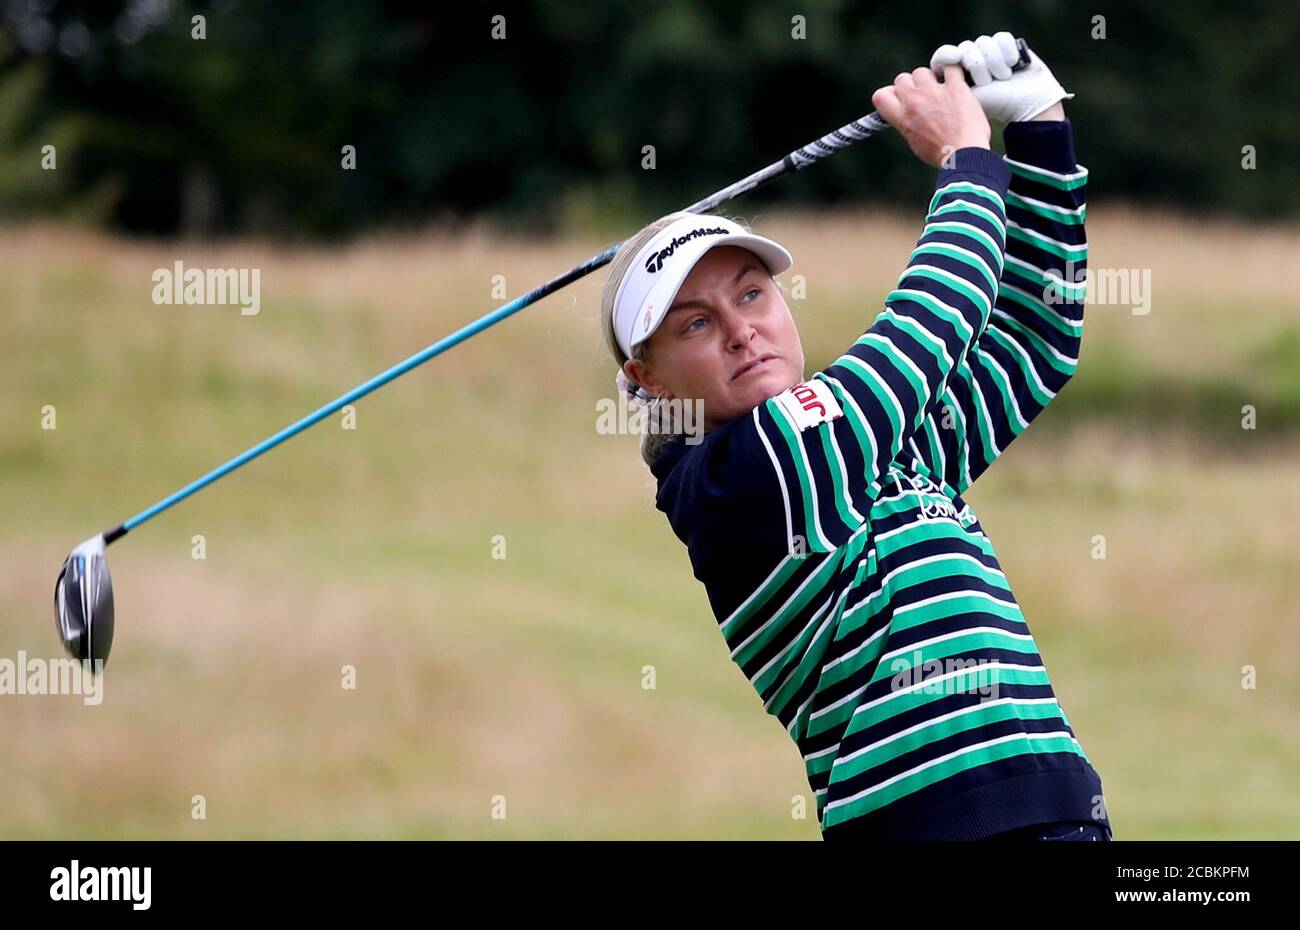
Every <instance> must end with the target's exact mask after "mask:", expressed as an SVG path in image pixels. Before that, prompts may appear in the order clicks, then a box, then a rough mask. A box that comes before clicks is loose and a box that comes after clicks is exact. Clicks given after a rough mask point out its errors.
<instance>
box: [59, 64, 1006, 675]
mask: <svg viewBox="0 0 1300 930" xmlns="http://www.w3.org/2000/svg"><path fill="white" fill-rule="evenodd" d="M1017 45H1018V47H1019V49H1020V60H1019V61H1018V62H1017V63H1016V64H1015V65H1014V66H1013V68H1012V70H1015V71H1020V70H1023V69H1024V68H1027V67H1028V66H1029V65H1030V63H1031V59H1030V56H1029V49H1028V47H1027V46H1026V45H1025V43H1024V41H1023V40H1017ZM969 82H970V78H969V75H968V76H967V83H969ZM888 125H889V124H888V123H886V122H885V121H884V119H882V118H881V116H880V114H879V113H878V112H875V111H873V112H871V113H868V114H867V115H866V116H864V117H862V118H861V119H857V120H854V121H853V122H851V123H848V124H846V125H844V126H841V127H840V128H839V129H836V130H835V131H834V132H831V133H828V134H826V135H824V136H822V137H821V138H820V139H817V140H815V141H813V142H810V143H809V144H808V145H805V146H803V147H802V148H798V149H795V150H794V151H793V152H791V153H790V154H788V155H786V156H785V157H784V158H782V159H780V160H779V161H775V162H772V164H770V165H768V166H767V167H766V168H763V169H761V170H759V171H755V172H754V173H753V174H751V175H749V176H748V177H746V178H743V179H741V180H739V181H737V182H735V183H734V184H731V185H729V186H727V187H724V188H722V190H719V191H717V192H716V193H714V194H712V195H710V196H708V197H705V198H704V199H703V200H698V201H696V202H695V203H693V204H691V205H690V206H689V207H686V208H685V210H686V212H689V213H704V212H707V211H709V210H712V209H714V208H715V207H718V206H720V205H721V204H723V203H726V202H727V201H729V200H732V199H734V198H736V197H739V196H740V195H741V194H745V193H748V192H749V191H752V190H756V189H757V188H759V187H762V186H764V185H766V184H769V183H771V182H772V181H774V180H776V179H777V178H779V177H782V176H783V175H786V174H790V173H792V172H794V171H799V170H801V169H803V168H806V167H807V166H809V165H811V164H814V163H816V162H818V161H820V160H821V159H823V158H825V157H826V156H828V155H830V154H832V153H834V152H836V151H839V150H840V149H843V148H847V147H848V146H850V145H853V144H854V143H856V142H861V141H862V140H863V139H866V138H868V137H869V136H872V135H874V134H875V133H877V132H880V131H881V130H882V129H886V128H887V127H888ZM622 244H623V243H622V242H616V243H614V244H613V245H611V246H610V247H609V248H607V249H605V250H604V251H603V252H600V253H599V254H597V255H594V256H592V257H591V258H589V259H587V260H586V261H585V262H583V263H582V264H580V265H577V266H576V267H574V268H571V269H570V270H568V271H566V272H564V274H562V275H559V276H558V277H555V278H552V279H551V280H549V281H547V282H546V283H545V284H543V285H541V286H540V287H537V288H534V289H533V290H531V291H529V292H528V293H526V294H524V295H523V296H521V297H516V298H515V299H514V300H512V301H509V302H508V303H505V304H502V305H501V306H500V307H498V308H496V309H495V310H493V311H491V312H490V313H487V314H485V315H484V316H481V317H479V318H478V319H477V320H475V321H474V322H472V323H469V324H467V325H465V326H463V327H461V328H460V329H458V330H456V331H455V332H454V333H452V334H451V335H449V336H446V337H444V338H443V339H440V340H438V341H437V342H435V343H433V344H432V345H430V346H428V347H426V348H424V349H422V350H420V351H419V352H417V353H415V354H414V355H412V356H410V357H409V358H407V359H405V360H404V361H402V362H399V363H398V364H396V365H394V366H393V367H391V368H389V369H388V370H387V371H383V372H381V373H379V374H377V375H375V376H374V377H373V378H371V379H370V380H369V381H366V382H365V383H363V384H360V385H358V386H357V387H355V388H353V389H352V390H350V391H348V392H347V393H346V394H343V395H340V396H339V397H337V398H335V399H334V400H332V401H330V402H329V403H328V404H326V405H325V406H323V407H321V408H320V409H318V410H316V411H314V412H313V413H310V414H308V415H307V416H305V417H303V418H302V419H300V420H298V421H297V422H296V423H292V424H290V425H289V426H286V427H285V428H284V429H282V430H280V431H279V432H278V433H276V434H275V435H274V436H271V437H270V438H268V439H264V440H263V441H262V442H260V443H258V444H257V445H255V446H253V447H252V448H251V449H248V450H247V451H245V452H243V453H241V454H240V455H237V456H235V457H234V458H233V459H231V460H230V461H228V462H226V463H225V464H224V465H220V466H218V467H217V468H214V469H213V470H212V471H210V472H208V473H207V474H206V475H203V476H202V477H200V478H197V479H195V480H194V481H193V482H191V483H190V484H187V485H186V486H185V487H183V488H181V489H180V490H179V491H176V492H175V493H173V494H171V495H169V496H168V497H165V498H163V499H162V500H160V501H158V503H156V504H154V505H153V506H151V507H149V508H148V509H146V510H143V511H141V512H140V513H138V514H136V515H135V516H133V517H131V518H130V519H129V520H127V521H125V522H124V523H121V524H119V525H118V526H115V527H113V528H112V529H110V530H106V531H105V532H103V533H101V534H99V535H97V536H92V537H91V538H90V539H87V540H86V541H85V542H83V543H81V545H79V546H77V547H76V548H75V549H73V550H72V552H71V553H70V554H69V555H68V557H67V559H65V560H64V563H63V568H62V569H61V570H60V572H59V577H58V580H57V581H56V582H55V585H54V610H55V620H56V626H57V628H58V631H59V639H60V640H61V641H62V642H63V646H64V648H65V649H67V651H68V652H69V653H70V654H71V655H72V656H73V657H74V658H76V659H80V660H82V661H83V662H91V663H92V664H93V663H94V662H96V661H97V660H98V661H105V662H106V661H107V660H108V654H109V651H110V650H111V649H112V646H113V584H112V579H111V578H110V577H109V573H108V560H107V556H106V554H105V549H106V548H107V547H108V546H109V545H111V544H112V543H114V542H116V541H117V540H119V539H121V538H122V537H123V536H125V535H126V534H127V533H129V532H130V531H131V530H133V529H135V528H136V527H137V526H139V525H140V524H142V523H144V522H146V521H147V520H151V519H153V518H154V517H156V516H157V515H158V514H160V513H162V512H163V511H164V510H167V509H168V508H170V507H172V506H173V505H174V504H178V503H180V502H181V501H183V500H184V499H185V498H187V497H189V496H190V495H191V494H193V493H195V492H196V491H199V490H201V489H203V488H205V487H207V486H208V485H210V484H212V483H213V482H215V481H216V480H217V479H218V478H222V477H224V476H225V475H228V474H230V473H231V472H232V471H234V470H235V469H237V468H239V467H241V466H243V465H245V464H247V463H248V462H251V461H252V460H253V459H255V458H257V457H258V456H260V455H261V454H262V453H264V452H267V451H269V450H271V449H274V448H275V447H276V446H278V445H279V444H280V443H282V442H284V441H285V440H286V439H289V438H290V437H292V436H296V435H297V434H298V433H301V432H302V431H303V430H305V429H307V428H308V427H310V426H312V425H314V424H316V423H319V422H320V421H321V420H323V419H325V417H327V416H329V415H330V414H332V413H335V412H337V411H339V410H341V409H342V408H343V407H346V406H347V405H348V404H351V403H353V402H354V401H356V400H359V399H361V398H362V397H365V396H366V395H367V394H369V393H371V392H372V391H374V390H376V389H378V388H381V387H383V386H384V385H385V384H387V383H388V382H390V381H392V380H394V379H395V378H397V377H399V376H400V375H403V374H405V373H406V372H408V371H410V370H411V369H412V368H416V367H418V366H419V365H423V364H424V363H425V362H427V361H428V360H429V359H431V358H433V357H435V356H437V355H440V354H442V353H443V352H445V351H447V350H448V349H450V348H452V347H453V346H455V345H457V344H459V343H461V342H464V341H465V340H466V339H468V338H470V337H471V336H473V335H475V334H477V333H480V332H482V331H483V330H485V329H487V328H488V327H490V326H493V325H495V324H496V323H499V322H501V321H502V320H504V319H505V318H506V317H508V316H511V315H512V314H514V313H517V312H518V311H520V310H522V309H523V308H524V307H527V306H528V305H529V304H533V303H536V302H537V301H539V300H541V299H542V298H543V297H545V296H547V295H548V294H551V293H553V292H555V291H557V290H559V289H560V288H562V287H564V286H566V285H568V284H571V283H572V282H574V281H577V280H578V279H579V278H582V277H585V276H586V275H588V274H590V273H591V272H593V271H595V270H596V269H597V268H600V267H602V266H604V265H606V264H608V263H609V262H610V261H611V260H612V259H613V257H614V255H615V253H616V252H618V249H619V247H620V246H621V245H622Z"/></svg>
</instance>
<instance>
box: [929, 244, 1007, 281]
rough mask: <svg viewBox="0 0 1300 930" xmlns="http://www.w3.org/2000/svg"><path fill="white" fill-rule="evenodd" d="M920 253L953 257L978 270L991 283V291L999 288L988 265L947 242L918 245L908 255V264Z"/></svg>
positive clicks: (954, 259)
mask: <svg viewBox="0 0 1300 930" xmlns="http://www.w3.org/2000/svg"><path fill="white" fill-rule="evenodd" d="M918 255H943V256H945V257H947V258H951V259H952V260H953V261H958V262H961V263H962V264H963V265H968V266H969V267H971V268H974V269H975V270H976V271H978V272H979V273H980V276H981V277H983V278H984V280H985V281H987V282H988V283H989V290H990V291H996V290H997V289H998V280H997V278H995V277H993V273H992V272H991V271H989V269H988V266H986V265H985V264H984V263H983V262H982V261H979V260H978V259H975V258H972V257H971V256H970V255H967V254H965V253H963V252H960V251H958V250H957V249H956V248H955V247H954V246H951V245H949V244H948V243H946V242H927V243H924V244H923V245H918V246H917V247H916V248H915V249H913V250H912V254H911V255H909V256H908V257H907V263H908V265H911V264H912V263H914V262H915V261H916V257H917V256H918Z"/></svg>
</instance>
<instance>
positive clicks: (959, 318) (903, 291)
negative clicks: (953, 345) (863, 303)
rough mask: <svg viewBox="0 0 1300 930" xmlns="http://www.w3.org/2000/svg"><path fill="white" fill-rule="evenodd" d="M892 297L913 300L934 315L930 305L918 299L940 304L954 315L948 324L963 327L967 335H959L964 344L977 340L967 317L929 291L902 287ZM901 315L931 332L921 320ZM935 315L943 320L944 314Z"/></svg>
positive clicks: (889, 304)
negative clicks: (921, 298) (922, 298)
mask: <svg viewBox="0 0 1300 930" xmlns="http://www.w3.org/2000/svg"><path fill="white" fill-rule="evenodd" d="M891 296H900V297H904V298H911V300H910V301H909V302H911V303H915V304H916V305H917V306H919V307H920V308H921V309H923V310H925V311H927V312H929V313H934V310H932V309H931V308H930V305H929V303H926V302H923V301H920V300H917V299H916V298H917V297H918V296H920V297H924V298H926V300H927V301H930V302H933V303H936V304H938V305H939V306H940V307H941V308H942V309H944V310H947V311H948V312H949V313H951V314H952V316H953V318H952V319H951V320H949V321H948V322H950V323H953V324H956V325H958V326H960V327H961V330H963V331H965V333H966V335H964V336H963V335H961V334H960V332H959V334H958V337H959V338H960V339H961V340H962V341H963V342H970V341H971V340H972V339H974V338H975V330H974V328H973V327H972V326H971V325H970V322H969V321H968V320H967V319H966V317H965V316H964V315H963V314H962V313H960V312H959V311H958V310H957V309H956V308H955V307H950V306H949V305H948V304H946V303H944V302H943V301H942V300H940V299H939V298H938V297H936V296H934V295H933V294H931V293H929V292H928V291H920V290H917V289H916V288H914V287H900V288H896V289H894V290H893V291H892V292H891ZM895 303H896V301H895V302H890V303H887V304H885V307H886V309H890V310H893V309H894V307H895ZM895 312H897V311H895ZM901 315H902V316H903V317H904V318H906V319H909V320H913V321H915V322H916V325H917V326H920V327H921V328H922V329H925V331H926V332H927V333H929V332H930V330H928V329H926V327H925V326H924V325H923V324H922V323H921V321H920V320H918V319H917V318H916V317H914V316H912V315H911V314H906V313H905V314H901ZM935 315H936V316H938V317H939V319H943V315H942V314H935ZM931 335H934V334H933V333H931ZM935 338H936V339H937V338H938V337H937V336H936V337H935Z"/></svg>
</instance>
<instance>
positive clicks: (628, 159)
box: [0, 0, 1300, 236]
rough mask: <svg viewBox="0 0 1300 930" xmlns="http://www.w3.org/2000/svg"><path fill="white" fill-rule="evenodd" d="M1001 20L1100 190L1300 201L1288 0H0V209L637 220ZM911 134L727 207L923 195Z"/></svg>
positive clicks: (1168, 197)
mask: <svg viewBox="0 0 1300 930" xmlns="http://www.w3.org/2000/svg"><path fill="white" fill-rule="evenodd" d="M196 15H200V16H202V17H203V31H204V37H203V38H196V37H195V35H194V33H195V30H196V26H195V24H194V22H193V17H195V16H196ZM496 15H500V16H503V17H504V30H505V37H504V38H494V36H493V28H494V26H493V17H494V16H496ZM795 17H802V18H803V19H802V24H803V28H804V30H805V33H804V37H802V38H795V37H794V36H795V35H796V34H797V30H798V28H799V21H796V20H795ZM1097 17H1104V22H1101V21H1099V20H1098V19H1097ZM999 28H1008V29H1010V30H1011V31H1013V32H1015V33H1016V34H1018V35H1024V36H1025V37H1026V38H1027V39H1028V40H1029V42H1030V44H1031V45H1032V46H1033V47H1034V48H1035V50H1036V51H1038V52H1039V53H1040V54H1041V55H1042V56H1043V58H1044V59H1045V60H1046V61H1047V62H1048V63H1049V64H1050V65H1051V67H1052V68H1053V70H1054V71H1055V73H1056V74H1057V76H1058V77H1059V78H1060V79H1061V81H1062V83H1064V84H1065V85H1066V87H1067V88H1068V89H1070V90H1072V91H1074V92H1075V93H1076V94H1077V97H1076V98H1075V99H1074V100H1072V101H1070V102H1069V103H1068V104H1067V110H1068V113H1069V115H1070V117H1071V119H1072V121H1073V122H1074V124H1075V128H1076V145H1077V149H1078V152H1079V159H1080V161H1081V162H1082V163H1083V164H1085V165H1087V166H1088V167H1089V168H1090V169H1091V171H1092V176H1091V196H1092V197H1093V198H1098V197H1106V198H1124V199H1130V200H1133V201H1136V202H1144V203H1156V204H1166V205H1177V206H1179V207H1181V208H1184V209H1191V210H1197V211H1214V212H1228V213H1235V214H1240V215H1243V216H1247V217H1279V216H1295V215H1296V214H1297V213H1298V212H1300V185H1297V184H1296V183H1294V181H1293V177H1294V172H1295V168H1296V166H1297V165H1298V164H1300V132H1298V131H1297V130H1298V129H1300V126H1298V125H1297V122H1298V121H1297V117H1296V115H1295V105H1296V104H1297V102H1300V93H1297V90H1298V89H1300V77H1298V76H1297V69H1296V68H1295V66H1294V64H1293V63H1292V61H1291V60H1290V58H1289V55H1290V53H1291V51H1292V49H1293V48H1294V47H1295V46H1296V44H1297V39H1300V4H1292V3H1288V4H1272V3H1263V2H1257V0H1256V2H1237V3H1233V4H1224V3H1218V2H1212V0H1197V2H1180V3H1136V2H1134V3H1127V2H1126V3H1099V4H1083V3H1077V2H1076V3H1070V2H1066V0H1037V2H1019V3H1013V2H1000V0H984V2H981V3H978V4H970V3H961V2H940V3H927V4H915V5H913V4H898V3H892V4H884V3H880V4H868V3H848V2H840V0H816V2H813V0H806V2H785V3H782V2H765V0H716V2H708V3H705V2H691V0H648V2H631V0H619V2H605V3H585V2H563V0H530V2H516V3H505V2H503V3H495V2H494V3H490V4H489V3H474V2H468V3H462V4H438V3H423V4H407V3H383V2H345V0H317V2H309V3H287V2H285V3H271V2H252V0H242V2H241V0H218V2H210V3H200V2H186V0H103V2H88V3H82V4H77V3H61V2H54V0H2V2H0V217H7V218H13V217H22V216H31V215H51V214H53V215H63V216H71V217H76V218H80V219H83V220H90V221H92V222H97V223H102V224H105V225H108V226H112V227H115V228H120V229H126V230H129V231H134V232H143V233H165V234H170V233H175V232H182V233H188V234H200V235H202V234H213V233H237V232H246V231H251V232H257V233H262V234H271V235H289V236H335V235H346V234H349V233H352V232H356V231H358V230H362V229H365V228H368V227H372V226H376V225H389V226H391V225H403V224H414V223H420V222H424V221H427V220H429V219H433V218H446V217H463V216H469V215H474V216H478V215H490V216H493V217H495V218H497V219H499V220H500V221H502V222H505V223H510V224H512V225H515V226H520V227H523V228H526V229H530V230H533V231H538V230H546V229H552V228H556V227H557V226H559V225H562V224H566V223H571V222H585V223H596V224H612V225H615V226H618V227H620V228H626V227H627V226H628V225H633V224H637V223H639V222H640V221H643V220H646V219H649V218H650V217H651V216H653V215H658V214H659V213H662V212H666V211H668V210H671V209H676V208H679V207H680V206H682V205H684V204H686V203H689V202H691V201H693V200H695V199H697V198H699V197H701V196H703V195H705V194H707V193H709V192H711V191H713V190H714V189H716V188H718V187H720V186H722V185H723V184H726V183H729V182H730V181H732V180H735V179H736V178H739V177H741V176H743V175H745V174H748V173H749V172H751V171H753V170H755V169H757V168H758V167H761V166H762V165H765V164H767V163H768V162H770V161H773V160H775V159H776V158H779V157H780V156H782V155H784V154H785V153H786V152H787V151H788V150H790V149H791V148H794V147H795V146H798V145H802V144H803V143H805V142H807V141H809V140H810V139H812V138H815V137H816V136H819V135H821V134H822V133H824V132H826V131H827V130H829V129H831V128H833V127H835V126H838V125H840V124H841V123H844V122H847V121H848V120H850V119H852V118H855V117H857V116H860V115H862V114H863V113H865V112H867V111H869V110H870V109H871V102H870V98H871V92H872V91H873V90H874V89H875V88H876V87H877V86H879V85H880V84H883V83H886V82H888V81H890V80H892V78H893V76H894V75H895V74H896V73H897V72H898V71H900V70H904V69H910V68H913V67H916V66H917V65H922V64H925V63H926V62H927V61H928V59H929V55H930V52H931V51H932V50H933V48H934V47H935V46H937V45H939V44H941V43H943V42H947V41H956V40H959V39H961V38H963V37H968V36H973V35H976V34H978V33H980V32H992V31H996V29H999ZM499 30H500V26H498V35H499V34H500V32H499ZM1102 30H1104V38H1102V37H1101V36H1100V34H1101V31H1102ZM647 145H653V146H654V147H655V159H656V166H655V170H654V171H653V172H651V171H647V170H645V169H644V168H643V167H642V161H643V158H644V154H643V147H644V146H647ZM1245 145H1251V146H1254V147H1255V153H1256V159H1257V161H1256V167H1255V168H1254V170H1245V169H1243V167H1242V159H1243V154H1242V147H1243V146H1245ZM46 146H53V147H54V148H53V153H54V156H53V157H54V159H55V164H56V168H55V170H46V169H45V168H44V167H43V166H42V161H43V158H45V155H47V154H48V152H49V151H50V150H49V149H47V148H45V147H46ZM344 146H354V147H355V168H354V169H352V170H345V168H344V167H343V165H344V158H345V155H344ZM905 153H906V149H905V147H904V145H903V143H902V142H901V140H899V139H896V138H891V139H878V140H873V141H872V142H871V143H869V144H867V145H864V146H861V147H860V148H857V149H854V150H852V151H851V152H850V153H848V154H845V155H841V156H839V157H837V158H834V159H831V160H829V161H827V162H825V163H823V164H821V165H819V166H818V167H816V168H815V169H813V170H812V171H809V172H807V173H801V174H800V175H798V176H797V177H795V178H792V179H790V180H788V181H785V182H782V183H781V184H779V185H776V186H774V187H772V188H769V189H767V190H765V191H763V192H760V193H758V194H754V195H750V196H749V197H748V198H746V200H745V201H744V202H743V204H742V205H739V206H737V207H735V208H734V212H736V213H740V214H742V215H748V214H752V213H753V212H754V208H755V207H760V208H761V207H762V206H763V205H765V204H772V203H778V202H779V203H799V204H807V205H810V206H815V205H829V204H848V203H854V202H862V201H874V202H882V201H883V202H901V201H906V202H909V203H912V204H915V203H917V202H918V201H917V197H918V196H919V195H920V194H921V192H923V191H924V190H925V189H926V188H927V187H928V186H929V184H930V181H929V175H930V172H929V169H926V168H924V167H923V166H921V165H920V164H918V163H917V162H916V161H915V159H913V158H912V157H911V156H910V155H907V154H905ZM45 160H46V161H47V163H48V159H47V158H45Z"/></svg>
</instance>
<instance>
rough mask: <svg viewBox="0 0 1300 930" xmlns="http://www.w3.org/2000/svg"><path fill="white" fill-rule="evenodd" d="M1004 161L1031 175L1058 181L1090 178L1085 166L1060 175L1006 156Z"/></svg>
mask: <svg viewBox="0 0 1300 930" xmlns="http://www.w3.org/2000/svg"><path fill="white" fill-rule="evenodd" d="M1002 160H1003V161H1005V162H1006V163H1007V164H1008V165H1015V166H1016V167H1017V168H1022V169H1024V170H1025V171H1027V172H1029V173H1030V174H1041V175H1045V176H1047V177H1049V178H1056V180H1058V181H1073V180H1075V179H1076V178H1086V177H1087V176H1088V169H1087V168H1085V167H1083V165H1080V166H1079V170H1078V171H1071V172H1070V173H1069V174H1060V173H1058V172H1056V171H1048V170H1047V169H1046V168H1040V167H1038V166H1037V165H1029V164H1026V163H1025V162H1023V161H1016V160H1015V159H1014V158H1007V156H1005V155H1003V156H1002Z"/></svg>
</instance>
